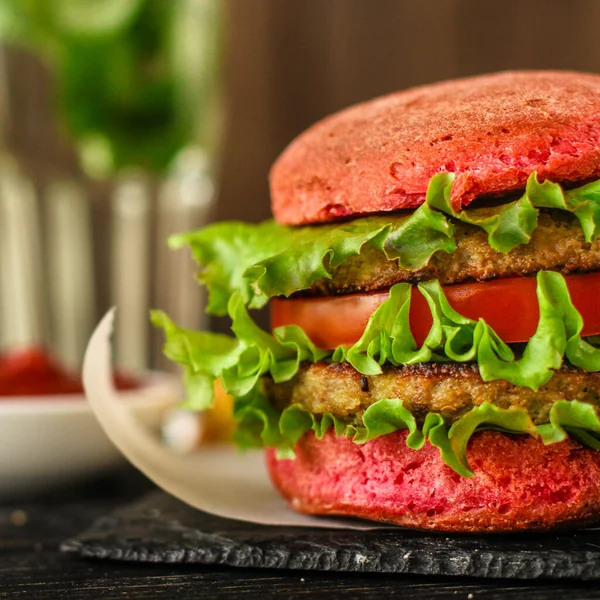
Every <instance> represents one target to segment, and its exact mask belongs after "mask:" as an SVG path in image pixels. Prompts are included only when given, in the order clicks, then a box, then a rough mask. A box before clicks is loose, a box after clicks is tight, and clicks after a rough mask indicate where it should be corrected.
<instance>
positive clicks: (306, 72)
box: [216, 0, 600, 221]
mask: <svg viewBox="0 0 600 600" xmlns="http://www.w3.org/2000/svg"><path fill="white" fill-rule="evenodd" d="M599 24H600V2H598V1H597V0H572V1H570V2H553V1H550V0H504V1H503V2H494V1H492V0H420V1H415V0H285V1H282V0H252V2H248V1H247V0H227V28H226V31H227V35H226V61H225V63H226V64H225V97H226V99H227V107H226V127H225V139H224V146H223V156H222V167H221V175H220V182H221V184H220V189H221V193H220V198H219V203H218V206H217V211H216V217H217V218H220V219H222V218H242V219H245V220H250V221H257V220H260V219H263V218H266V217H268V216H269V212H270V210H269V197H268V184H267V177H268V170H269V167H270V165H271V163H272V162H273V160H274V159H275V158H276V157H277V155H278V154H279V152H281V150H282V149H283V148H284V147H285V145H286V144H287V143H288V142H289V141H290V140H291V139H292V138H293V137H294V136H295V135H297V134H298V133H299V132H301V131H302V130H303V129H305V128H306V127H307V126H309V125H310V124H311V123H313V122H315V121H316V120H318V119H319V118H321V117H323V116H325V115H327V114H329V113H330V112H332V111H334V110H338V109H340V108H343V107H344V106H348V105H350V104H353V103H355V102H359V101H361V100H366V99H368V98H371V97H374V96H376V95H379V94H384V93H387V92H391V91H394V90H397V89H402V88H405V87H409V86H412V85H419V84H422V83H427V82H431V81H436V80H439V79H445V78H450V77H458V76H466V75H473V74H477V73H485V72H489V71H496V70H503V69H523V68H561V69H578V70H586V71H592V72H598V71H600V52H599V51H598V48H597V44H598V33H597V31H598V25H599Z"/></svg>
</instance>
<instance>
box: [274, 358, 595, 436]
mask: <svg viewBox="0 0 600 600" xmlns="http://www.w3.org/2000/svg"><path fill="white" fill-rule="evenodd" d="M265 386H266V391H267V395H268V396H269V398H270V399H271V401H272V402H273V403H274V404H275V405H276V406H277V407H278V408H280V409H283V408H285V407H286V406H288V405H289V404H294V403H299V404H302V405H303V406H304V407H306V408H307V409H308V410H309V411H311V412H312V413H315V414H323V413H327V412H330V413H332V414H333V415H335V416H336V417H339V418H341V419H344V420H345V421H347V422H353V421H354V420H356V419H359V418H360V417H361V416H362V414H363V412H364V411H365V410H366V409H367V408H368V407H369V406H370V405H371V404H373V403H374V402H376V401H377V400H381V399H382V398H400V399H401V400H403V402H404V406H405V407H406V408H407V409H408V410H410V411H411V412H412V414H413V415H414V416H415V418H416V419H417V421H418V422H419V423H422V421H423V420H424V418H425V415H426V414H427V413H428V412H438V413H440V414H441V415H442V416H443V417H444V419H445V420H446V421H447V422H452V421H455V420H456V419H458V418H460V417H461V416H462V415H464V414H465V413H466V412H468V411H469V410H471V409H472V408H473V407H474V406H478V405H480V404H482V403H484V402H490V403H492V404H494V405H495V406H498V407H500V408H510V407H513V406H517V407H523V408H526V409H527V411H528V412H529V414H530V415H531V417H532V419H533V422H534V423H535V424H536V425H538V424H541V423H547V422H548V413H549V411H550V407H551V406H552V404H553V403H554V402H556V401H557V400H580V401H582V402H589V403H591V404H593V405H595V406H600V373H586V372H584V371H581V370H580V369H576V368H574V367H563V368H562V369H561V370H560V371H557V372H556V373H555V374H554V376H553V377H552V379H551V380H550V381H549V382H548V383H547V384H546V385H544V386H542V387H541V388H540V389H539V390H537V391H534V390H531V389H529V388H526V387H520V386H516V385H513V384H511V383H509V382H507V381H504V380H498V381H489V382H484V381H483V380H482V379H481V377H480V375H479V371H478V369H477V367H476V366H475V365H473V364H465V363H422V364H417V365H405V366H402V367H393V366H388V367H384V368H383V374H381V375H373V376H369V377H366V376H364V375H361V374H360V373H359V372H358V371H356V370H355V369H354V368H353V367H352V366H351V365H349V364H347V363H334V364H325V363H315V364H312V365H310V366H306V365H305V366H303V367H302V369H301V370H300V371H299V372H298V374H297V375H296V377H295V378H294V379H293V380H291V381H289V382H286V383H279V384H275V383H273V382H272V381H271V380H267V379H265Z"/></svg>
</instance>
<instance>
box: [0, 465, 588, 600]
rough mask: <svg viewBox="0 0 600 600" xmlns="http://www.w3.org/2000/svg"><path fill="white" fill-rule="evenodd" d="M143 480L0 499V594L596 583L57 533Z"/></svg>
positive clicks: (428, 595)
mask: <svg viewBox="0 0 600 600" xmlns="http://www.w3.org/2000/svg"><path fill="white" fill-rule="evenodd" d="M150 489H152V485H151V484H150V483H149V482H147V481H146V480H145V479H143V478H142V477H141V476H140V475H138V474H137V473H135V472H134V471H124V472H122V473H120V474H118V475H115V476H112V477H110V478H106V479H103V480H100V481H97V482H95V483H93V484H88V485H86V486H84V487H80V488H74V489H69V490H61V491H60V492H55V493H54V494H51V495H46V496H44V497H40V498H37V499H35V500H28V501H22V502H16V501H14V502H12V503H11V504H10V505H6V504H5V505H4V506H1V507H0V598H42V597H44V598H73V599H84V598H85V599H96V598H102V599H109V598H124V597H127V598H178V599H186V598H211V599H213V598H286V599H293V598H321V597H325V596H329V597H331V598H338V597H339V598H344V600H353V599H355V598H356V599H362V598H382V597H385V596H395V597H398V598H402V599H406V600H410V599H415V600H417V599H418V600H430V599H441V598H462V599H467V600H471V599H472V600H477V599H487V600H491V599H494V600H504V599H505V598H523V599H528V600H533V599H539V600H551V599H552V600H554V599H557V598H567V597H568V598H569V600H576V599H578V598H582V599H583V598H585V599H591V598H598V599H600V583H598V582H595V583H587V584H586V583H581V582H574V581H573V582H563V583H558V584H557V583H544V582H531V583H526V582H520V581H490V580H473V579H469V580H459V579H450V578H448V579H440V578H425V577H415V576H413V577H407V576H392V575H370V576H369V575H364V574H357V575H350V574H342V573H326V572H321V573H317V572H314V571H312V572H292V571H274V570H259V569H232V568H224V567H222V568H219V567H202V566H178V565H167V564H161V565H158V564H148V565H140V564H129V563H116V562H101V561H89V560H84V559H80V558H78V557H77V556H73V555H67V554H63V553H61V552H60V551H59V545H60V542H62V541H63V540H64V539H66V538H69V537H72V536H74V535H76V534H77V533H78V532H80V531H81V530H83V529H85V528H87V527H88V526H89V525H90V524H91V523H92V522H93V521H94V520H95V519H96V518H97V517H99V516H102V515H105V514H107V513H108V512H110V511H111V510H112V509H113V508H115V507H117V506H119V505H121V504H123V503H126V502H128V501H129V500H132V499H134V498H135V497H137V496H138V495H140V494H142V493H144V492H145V491H148V490H150Z"/></svg>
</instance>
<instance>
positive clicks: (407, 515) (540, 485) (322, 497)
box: [267, 431, 600, 532]
mask: <svg viewBox="0 0 600 600" xmlns="http://www.w3.org/2000/svg"><path fill="white" fill-rule="evenodd" d="M406 435H407V433H406V431H398V432H395V433H391V434H388V435H385V436H383V437H380V438H377V439H375V440H372V441H370V442H367V443H366V444H362V445H359V444H355V443H354V442H352V441H351V440H349V439H347V438H345V437H341V436H340V437H338V436H336V435H335V434H334V433H333V432H329V433H327V434H326V435H325V436H324V437H323V439H321V440H318V439H317V438H316V437H315V436H314V434H312V433H310V434H306V435H305V436H304V437H303V438H301V440H300V441H299V443H298V444H297V447H296V458H295V460H290V459H282V460H278V459H277V458H276V456H275V451H274V450H272V449H270V450H268V451H267V465H268V468H269V472H270V475H271V478H272V479H273V481H274V483H275V485H276V486H277V488H278V489H279V491H280V492H281V493H282V495H283V496H284V497H285V498H286V499H287V500H288V502H289V504H290V506H291V507H292V508H295V509H296V510H298V511H300V512H304V513H309V514H316V515H326V514H332V515H344V516H351V517H361V518H365V519H370V520H374V521H384V522H388V523H395V524H397V525H403V526H406V527H417V528H424V529H433V530H438V531H455V532H509V531H522V530H546V529H554V528H563V527H567V526H570V527H573V526H576V525H583V524H591V523H598V522H600V452H598V451H597V450H591V449H588V448H584V447H583V446H581V445H579V444H578V443H576V442H574V441H572V440H566V441H564V442H559V443H556V444H550V445H548V446H544V444H543V443H542V442H541V441H540V440H536V439H534V438H532V437H529V436H524V435H506V434H504V433H499V432H495V431H483V432H480V433H476V434H475V435H474V436H473V437H472V439H471V441H470V443H469V447H468V458H469V461H470V464H471V467H472V469H473V471H474V473H475V476H474V477H472V478H465V477H461V476H460V475H458V474H457V473H455V472H454V471H453V470H452V469H450V467H448V466H446V465H445V464H444V463H443V462H442V460H441V458H440V456H439V453H438V450H437V449H436V448H434V447H433V446H431V445H430V444H429V443H427V444H425V446H424V447H423V448H422V449H421V450H411V449H410V448H408V447H407V446H406Z"/></svg>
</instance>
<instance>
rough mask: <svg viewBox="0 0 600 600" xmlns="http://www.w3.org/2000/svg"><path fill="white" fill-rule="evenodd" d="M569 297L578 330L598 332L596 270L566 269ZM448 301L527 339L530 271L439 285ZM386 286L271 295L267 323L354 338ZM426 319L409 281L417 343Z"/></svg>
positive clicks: (316, 337)
mask: <svg viewBox="0 0 600 600" xmlns="http://www.w3.org/2000/svg"><path fill="white" fill-rule="evenodd" d="M565 280H566V282H567V286H568V288H569V292H570V294H571V300H572V301H573V304H574V305H575V308H577V310H578V311H579V312H580V314H581V316H582V318H583V323H584V325H583V331H582V335H584V336H586V335H598V334H600V273H585V274H580V275H567V276H566V277H565ZM443 289H444V293H445V294H446V297H447V298H448V301H449V302H450V305H451V306H452V308H454V310H456V311H457V312H458V313H460V314H461V315H464V316H465V317H469V318H470V319H473V320H478V319H480V318H481V319H484V320H485V322H486V323H488V324H489V325H490V326H491V327H492V328H493V329H494V330H495V331H496V333H497V334H498V335H499V336H500V338H501V339H502V340H504V341H505V342H513V343H514V342H527V341H528V340H529V338H531V336H532V335H533V334H534V333H535V330H536V328H537V324H538V320H539V308H538V301H537V296H536V279H535V277H514V278H508V279H496V280H494V281H485V282H480V283H460V284H456V285H447V286H443ZM387 297H388V292H373V293H368V294H348V295H346V296H327V297H322V298H293V299H280V298H275V299H273V300H272V301H271V324H272V326H273V328H275V327H280V326H282V325H292V324H293V325H299V326H300V327H301V328H302V329H303V330H304V332H305V333H306V335H307V336H308V337H309V338H310V339H311V340H312V342H313V343H314V344H315V345H316V346H317V347H319V348H325V349H333V348H336V347H337V346H339V345H341V344H343V345H345V346H349V345H352V344H354V343H355V342H357V341H358V340H359V339H360V337H361V335H362V334H363V332H364V330H365V327H366V325H367V322H368V320H369V317H370V316H371V315H372V314H373V312H374V311H375V309H376V308H377V307H378V306H379V305H380V304H381V303H382V302H383V301H384V300H386V299H387ZM431 325H432V318H431V313H430V311H429V305H428V304H427V301H426V300H425V298H424V297H423V296H422V294H421V293H420V292H419V291H418V290H417V289H416V286H415V287H413V290H412V297H411V303H410V328H411V331H412V333H413V336H414V338H415V341H416V342H417V344H418V345H419V346H420V345H421V344H422V343H423V342H424V341H425V338H426V337H427V334H428V333H429V329H430V328H431Z"/></svg>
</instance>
